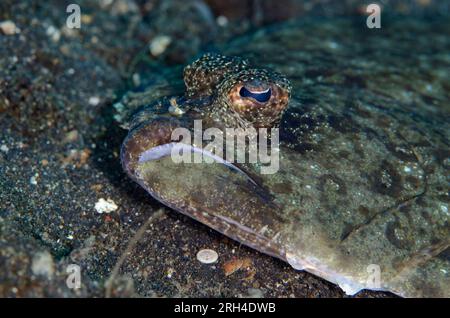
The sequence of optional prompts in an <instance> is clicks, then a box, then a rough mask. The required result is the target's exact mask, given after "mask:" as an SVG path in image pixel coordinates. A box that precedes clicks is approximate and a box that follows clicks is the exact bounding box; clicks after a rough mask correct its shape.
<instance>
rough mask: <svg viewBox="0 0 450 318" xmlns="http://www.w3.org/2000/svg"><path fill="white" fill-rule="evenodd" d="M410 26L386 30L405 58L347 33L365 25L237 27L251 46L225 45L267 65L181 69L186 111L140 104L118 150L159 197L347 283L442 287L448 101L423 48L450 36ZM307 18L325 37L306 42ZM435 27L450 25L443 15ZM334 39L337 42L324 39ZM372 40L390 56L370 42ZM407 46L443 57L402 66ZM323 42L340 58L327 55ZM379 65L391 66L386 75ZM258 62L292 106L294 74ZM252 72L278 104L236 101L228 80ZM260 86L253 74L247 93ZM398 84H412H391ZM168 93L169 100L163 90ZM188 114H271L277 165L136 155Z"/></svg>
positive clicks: (239, 121)
mask: <svg viewBox="0 0 450 318" xmlns="http://www.w3.org/2000/svg"><path fill="white" fill-rule="evenodd" d="M405 27H406V26H405V25H404V24H401V25H400V26H397V27H392V28H391V29H390V30H389V32H391V33H392V34H389V36H391V37H398V39H397V40H396V41H395V43H397V46H398V47H397V48H396V49H397V50H401V51H404V52H405V55H404V56H400V55H399V54H389V50H391V47H390V45H391V42H389V43H385V42H383V41H384V40H383V38H377V37H375V38H374V39H371V38H365V41H363V42H362V43H363V44H359V43H355V42H354V41H352V40H351V39H354V38H357V37H358V34H355V33H358V32H360V31H358V30H356V28H355V27H354V26H353V25H352V24H351V23H350V22H345V21H344V22H342V25H339V28H336V27H334V28H330V27H329V26H328V25H327V24H323V25H321V26H317V25H313V26H308V25H306V26H305V25H302V26H301V27H296V26H295V25H294V26H292V25H288V26H287V27H286V28H284V29H279V30H277V31H276V32H274V31H271V32H268V33H258V34H256V35H252V36H250V38H244V39H243V40H242V41H244V42H245V43H246V45H245V49H242V48H243V47H244V46H239V45H236V46H234V47H233V46H231V48H229V49H227V50H228V51H229V52H230V53H231V54H239V52H240V53H241V54H243V55H244V56H246V55H248V56H249V57H250V58H252V62H253V61H256V62H257V65H258V66H260V67H261V68H258V67H254V66H250V63H248V62H244V60H241V59H239V58H227V57H224V56H217V58H215V57H214V56H215V55H207V56H205V57H204V58H203V61H206V63H203V62H202V59H200V60H198V61H196V62H194V63H193V64H192V65H191V66H188V67H187V68H186V71H185V79H186V77H188V78H189V79H188V80H186V85H187V90H186V94H185V96H184V97H183V98H178V99H176V101H179V106H180V107H181V108H183V109H185V113H184V114H183V115H181V116H174V115H170V112H169V111H168V113H169V115H168V116H162V115H161V116H160V115H158V116H156V119H157V120H155V116H149V114H151V111H149V110H148V108H147V112H149V114H147V115H145V116H141V117H139V116H138V115H137V116H138V117H139V120H138V122H139V124H138V125H136V126H135V128H134V129H132V130H131V131H130V133H129V136H128V137H127V139H126V140H125V142H124V144H123V148H122V163H123V165H124V168H125V170H126V171H127V173H128V174H129V175H130V177H132V178H133V179H134V180H136V181H137V182H138V183H139V184H141V185H142V186H143V187H144V188H145V189H147V191H148V192H149V193H150V194H152V195H153V196H154V197H155V198H157V199H158V200H160V201H161V202H163V203H164V204H166V205H168V206H170V207H172V208H174V209H175V210H177V211H180V212H182V213H185V214H187V215H189V216H192V217H193V218H195V219H197V220H199V221H201V222H203V223H205V224H207V225H208V226H210V227H212V228H214V229H216V230H218V231H220V232H222V233H224V234H225V235H227V236H229V237H231V238H234V239H236V240H238V241H240V242H242V243H244V244H246V245H249V246H251V247H253V248H255V249H257V250H260V251H262V252H264V253H267V254H270V255H273V256H276V257H279V258H281V259H283V260H286V261H288V262H289V263H290V264H291V265H292V266H294V267H295V268H297V269H305V270H307V271H310V272H312V273H315V274H317V275H318V276H321V277H323V278H325V279H327V280H329V281H331V282H334V283H336V284H338V285H339V286H341V287H342V288H343V289H344V290H345V291H346V292H347V293H349V294H353V293H355V292H357V291H359V290H360V289H363V288H369V289H375V290H388V291H392V292H394V293H396V294H398V295H401V296H409V297H417V296H419V297H420V296H423V297H450V278H449V273H450V259H449V258H448V254H449V253H448V250H449V243H450V242H449V238H450V228H449V223H450V215H449V213H448V202H449V197H448V184H447V176H448V169H449V165H448V163H449V154H450V151H449V141H448V140H449V134H450V133H449V131H448V127H447V128H445V127H446V123H445V121H446V119H445V118H448V115H449V113H450V112H449V103H448V100H449V96H448V92H447V93H445V90H442V89H441V88H442V87H445V85H447V84H445V80H446V78H448V76H447V77H446V76H442V75H441V73H442V72H441V73H439V71H440V69H444V66H443V65H442V64H443V63H444V62H442V61H443V60H442V59H441V60H439V59H440V57H439V55H436V54H438V53H434V54H435V55H433V54H431V53H430V52H440V51H442V49H443V50H444V51H445V50H446V49H450V48H441V47H437V48H435V49H434V50H431V51H430V50H429V49H428V47H426V45H429V44H424V43H429V40H430V39H429V37H430V36H432V35H430V34H427V33H426V34H425V35H421V34H420V33H419V34H418V35H415V36H414V37H411V36H408V35H407V34H405V33H404V32H403V30H404V28H405ZM415 27H417V26H415ZM321 28H322V29H323V30H322V29H321ZM311 30H314V32H315V34H321V36H322V39H320V41H317V42H318V43H323V44H324V46H323V47H321V46H319V44H314V45H317V46H318V47H319V48H320V49H316V50H313V49H310V50H304V48H303V45H304V43H308V41H309V40H310V39H309V38H308V36H309V34H310V32H312V31H311ZM333 30H334V31H333ZM336 30H339V32H338V31H336ZM342 30H345V32H344V33H345V34H344V35H342V34H341V33H340V32H342ZM442 30H450V26H449V24H448V22H447V23H446V24H444V25H443V26H442ZM426 31H427V29H426V28H425V31H424V32H426ZM321 32H322V33H321ZM442 32H443V31H442ZM444 33H445V32H444ZM419 35H420V36H419ZM439 36H440V34H439V33H437V35H436V37H439ZM338 38H339V39H341V41H342V43H339V44H334V45H332V46H331V45H330V46H329V47H328V46H326V44H327V43H335V42H332V41H336V39H338ZM391 41H392V39H391ZM375 43H376V44H377V45H378V46H379V47H381V49H380V50H381V51H383V54H385V55H383V56H381V55H378V51H373V52H372V53H371V54H369V53H370V52H369V53H368V52H367V50H364V49H365V45H367V46H368V47H371V45H374V44H375ZM433 43H434V42H433ZM435 43H440V42H439V41H436V42H435ZM418 44H421V45H418ZM310 45H313V44H310ZM435 45H436V46H438V44H435ZM441 45H442V44H441ZM378 46H377V47H378ZM280 47H289V50H281V51H280V50H279V48H280ZM410 47H415V50H414V54H416V55H417V56H420V58H421V60H422V61H424V60H426V59H429V60H430V61H432V62H430V63H434V64H436V63H440V64H441V66H442V67H441V68H439V67H438V68H437V70H436V72H435V73H433V70H435V69H436V67H433V68H429V69H426V70H424V69H421V70H420V72H416V73H414V74H410V71H409V70H410V69H411V68H407V67H405V65H415V63H416V62H415V61H416V60H415V57H414V55H413V54H410V52H411V51H410V50H409V48H410ZM234 48H237V49H235V51H233V49H234ZM344 48H345V50H344ZM332 50H339V51H338V52H334V53H333V52H332ZM246 52H248V54H247V53H246ZM253 52H258V56H257V57H256V56H255V55H254V54H253ZM299 52H301V54H299ZM362 52H364V54H363V53H362ZM406 52H407V54H406ZM331 54H336V55H337V56H339V57H340V58H341V60H342V61H345V62H346V63H347V64H346V63H335V62H334V61H333V60H332V59H331V58H330V59H329V60H330V61H328V60H327V57H328V56H333V55H331ZM386 54H387V55H386ZM355 56H356V58H355ZM386 56H388V60H387V61H386V59H387V58H386ZM318 57H319V58H318ZM305 60H306V61H308V63H305ZM444 64H445V63H444ZM383 65H388V73H387V74H393V75H392V78H390V77H389V76H387V78H386V75H383V74H386V69H385V68H386V66H383ZM265 66H271V67H272V68H273V67H276V69H277V70H280V71H282V72H283V73H285V74H286V75H287V77H288V78H289V79H290V80H291V81H292V87H293V89H292V95H293V96H292V100H291V102H290V105H289V107H288V108H287V109H286V106H285V104H286V105H287V101H288V99H289V96H290V95H291V85H290V84H289V83H288V81H287V80H286V79H285V77H284V76H281V75H275V74H276V73H272V72H268V71H263V70H262V68H264V67H265ZM294 66H295V67H294ZM215 71H217V73H216V72H215ZM253 73H257V75H256V77H257V79H258V80H262V82H264V81H266V82H269V83H271V85H273V86H271V87H278V88H279V89H280V92H281V93H280V94H279V95H274V96H276V98H274V101H273V103H271V105H275V107H274V108H276V106H277V105H280V104H281V105H282V107H280V109H281V110H280V111H278V110H276V111H274V112H270V111H267V112H264V111H261V110H257V111H256V113H257V114H261V116H260V117H259V116H246V115H245V112H241V108H239V107H237V105H236V104H235V99H233V98H232V97H235V96H237V94H236V91H234V94H233V88H236V87H241V88H242V79H243V78H245V81H247V82H248V81H250V83H251V84H250V85H249V89H250V90H251V89H252V88H253V89H254V86H253V85H252V84H253V83H255V82H253V80H254V78H252V76H253V75H252V74H253ZM195 74H202V75H201V76H199V78H197V76H196V75H195ZM205 74H207V75H205ZM447 75H448V73H447ZM429 78H433V87H434V90H435V91H434V93H433V92H430V91H427V98H424V97H421V94H423V93H421V91H420V89H421V88H420V86H419V84H421V83H427V79H429ZM204 79H205V81H204ZM245 81H244V82H245ZM256 83H260V82H258V81H256ZM417 83H419V84H417ZM407 86H409V88H407ZM392 87H394V88H395V90H393V89H392ZM411 87H413V89H411ZM266 89H267V86H266V85H261V87H260V89H256V90H255V91H256V92H263V91H265V90H266ZM405 90H409V91H411V90H412V93H411V94H412V95H399V93H398V92H403V91H405ZM239 91H240V90H239ZM442 91H443V92H444V93H442V94H441V95H439V94H438V93H439V92H442ZM280 96H281V97H284V98H286V100H284V99H283V98H279V97H280ZM167 100H169V99H167ZM430 100H431V101H432V102H431V103H429V101H430ZM162 104H163V105H165V106H166V107H167V109H169V107H170V103H169V102H163V103H162ZM238 104H239V103H238ZM244 106H245V105H244ZM269 108H271V107H269ZM243 109H245V107H244V108H243ZM269 110H271V109H269ZM193 119H203V120H204V122H205V123H207V125H206V127H208V126H211V127H212V126H215V125H220V124H222V126H225V127H229V126H231V127H248V126H253V127H275V126H278V125H279V126H280V129H281V133H280V138H281V145H282V147H281V149H280V156H281V158H280V171H279V172H277V173H275V174H273V175H264V176H262V175H260V178H259V179H258V180H257V182H256V183H252V182H249V181H248V178H247V176H249V175H258V174H259V169H260V167H259V166H258V165H252V164H244V165H243V166H242V168H243V170H244V171H245V172H246V173H247V176H245V175H243V174H240V173H236V172H234V171H231V170H230V169H228V168H227V167H226V166H224V165H221V164H212V165H203V164H191V165H189V164H181V165H174V164H173V163H172V162H171V160H170V158H164V159H161V160H158V161H149V162H145V163H141V164H139V163H138V159H139V154H140V153H142V152H143V151H145V150H147V149H149V148H151V147H154V146H157V145H159V144H163V143H165V142H167V140H168V139H170V138H168V134H169V132H170V131H171V129H173V128H174V127H188V128H191V127H192V121H193ZM206 127H205V128H206ZM371 265H376V266H378V268H379V269H380V270H381V282H380V285H379V286H372V285H371V284H370V282H369V281H368V275H369V273H368V268H371V267H370V266H371Z"/></svg>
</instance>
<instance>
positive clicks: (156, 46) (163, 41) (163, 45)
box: [150, 35, 172, 56]
mask: <svg viewBox="0 0 450 318" xmlns="http://www.w3.org/2000/svg"><path fill="white" fill-rule="evenodd" d="M170 42H172V39H171V38H170V36H167V35H158V36H156V37H155V38H154V39H153V40H152V42H151V43H150V53H151V54H152V55H153V56H159V55H161V54H163V53H164V51H165V50H166V49H167V47H168V46H169V44H170Z"/></svg>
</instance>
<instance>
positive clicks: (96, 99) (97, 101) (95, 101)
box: [89, 96, 100, 106]
mask: <svg viewBox="0 0 450 318" xmlns="http://www.w3.org/2000/svg"><path fill="white" fill-rule="evenodd" d="M98 104H100V98H99V97H97V96H92V97H90V98H89V105H92V106H97V105H98Z"/></svg>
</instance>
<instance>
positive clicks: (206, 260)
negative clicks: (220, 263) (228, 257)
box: [197, 249, 219, 264]
mask: <svg viewBox="0 0 450 318" xmlns="http://www.w3.org/2000/svg"><path fill="white" fill-rule="evenodd" d="M218 258H219V254H217V252H216V251H214V250H210V249H203V250H200V251H198V253H197V259H198V261H199V262H200V263H203V264H212V263H215V262H217V259H218Z"/></svg>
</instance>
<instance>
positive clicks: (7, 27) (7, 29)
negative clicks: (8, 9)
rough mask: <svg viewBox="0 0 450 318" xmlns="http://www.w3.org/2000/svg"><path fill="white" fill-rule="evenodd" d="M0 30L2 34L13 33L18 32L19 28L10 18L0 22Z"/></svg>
mask: <svg viewBox="0 0 450 318" xmlns="http://www.w3.org/2000/svg"><path fill="white" fill-rule="evenodd" d="M0 30H2V32H3V34H6V35H13V34H19V33H20V29H19V28H18V27H17V26H16V24H15V23H14V22H12V21H11V20H7V21H3V22H0Z"/></svg>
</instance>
